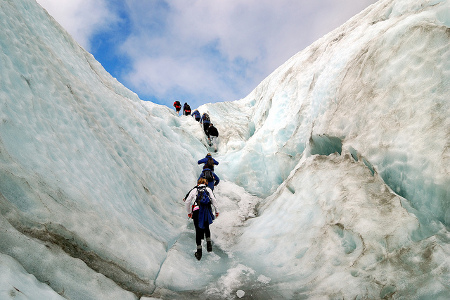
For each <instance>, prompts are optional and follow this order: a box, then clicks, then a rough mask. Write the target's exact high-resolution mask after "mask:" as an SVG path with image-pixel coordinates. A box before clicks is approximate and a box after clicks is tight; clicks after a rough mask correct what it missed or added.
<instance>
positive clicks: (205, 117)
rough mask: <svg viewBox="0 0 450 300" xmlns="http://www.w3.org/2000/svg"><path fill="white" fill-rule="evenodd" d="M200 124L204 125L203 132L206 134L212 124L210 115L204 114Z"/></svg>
mask: <svg viewBox="0 0 450 300" xmlns="http://www.w3.org/2000/svg"><path fill="white" fill-rule="evenodd" d="M200 123H201V124H203V131H204V132H205V134H206V132H207V131H208V127H209V124H210V123H211V121H210V119H209V115H208V114H207V113H204V114H203V115H202V119H201V121H200Z"/></svg>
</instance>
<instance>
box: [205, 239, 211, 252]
mask: <svg viewBox="0 0 450 300" xmlns="http://www.w3.org/2000/svg"><path fill="white" fill-rule="evenodd" d="M206 251H208V252H212V243H211V241H206Z"/></svg>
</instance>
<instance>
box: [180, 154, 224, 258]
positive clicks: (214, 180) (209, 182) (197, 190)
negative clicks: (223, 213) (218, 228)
mask: <svg viewBox="0 0 450 300" xmlns="http://www.w3.org/2000/svg"><path fill="white" fill-rule="evenodd" d="M198 164H199V165H200V164H203V170H202V172H201V174H200V176H199V178H198V179H197V185H196V186H195V187H194V188H192V189H191V190H190V191H189V192H188V193H187V194H186V196H185V197H184V199H183V201H185V208H186V211H187V214H188V217H189V218H192V219H193V221H194V226H195V243H196V245H197V251H196V252H195V253H194V255H195V257H196V258H197V260H200V259H202V240H203V239H204V238H205V239H206V250H207V251H208V252H211V251H212V242H211V231H210V229H209V225H210V224H212V223H213V221H214V219H215V218H217V217H218V216H219V208H218V205H217V199H216V197H215V196H214V192H213V191H214V187H215V186H217V185H218V184H219V182H220V178H219V177H218V176H217V175H216V174H215V173H214V166H215V165H218V164H219V162H218V161H217V160H215V159H214V158H213V157H212V156H211V153H208V154H207V155H206V156H205V157H204V158H202V159H200V160H199V161H198ZM213 207H214V212H215V214H214V213H213V209H212V208H213Z"/></svg>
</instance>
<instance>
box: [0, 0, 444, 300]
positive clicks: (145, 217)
mask: <svg viewBox="0 0 450 300" xmlns="http://www.w3.org/2000/svg"><path fill="white" fill-rule="evenodd" d="M449 7H450V5H449V1H425V0H423V1H405V0H397V1H393V0H389V1H385V0H382V1H379V2H378V3H376V4H374V5H372V6H371V7H369V8H368V9H366V10H365V11H363V12H361V14H359V15H357V16H355V17H354V18H352V19H351V20H349V21H348V22H347V23H346V24H344V25H343V26H341V27H340V28H337V29H336V30H334V31H333V32H331V33H329V34H328V35H326V36H324V37H323V38H322V39H320V40H318V41H317V42H316V43H314V44H312V45H311V46H310V47H308V48H306V49H305V50H303V51H301V52H299V53H298V54H297V55H295V56H294V57H292V58H291V59H290V60H289V61H288V62H286V63H285V64H284V65H282V66H281V67H280V68H278V69H277V70H276V71H274V73H273V74H271V75H270V76H269V77H268V78H266V79H265V80H264V81H263V82H262V83H261V84H260V85H259V86H258V87H257V88H256V89H255V90H254V91H253V92H252V93H251V94H250V95H249V96H248V97H246V98H245V99H242V100H239V101H234V102H225V103H217V104H207V105H204V106H202V107H200V111H202V112H204V111H206V110H207V111H208V112H209V113H210V115H211V118H212V120H213V122H214V123H215V125H216V126H217V127H218V129H219V131H220V145H219V152H218V153H216V154H215V157H216V158H217V159H218V160H219V161H220V165H219V166H217V169H216V172H217V174H218V175H219V176H220V177H221V180H222V181H221V183H220V184H219V186H218V187H217V188H216V189H215V193H216V197H217V198H218V199H219V200H220V203H221V215H220V217H219V218H218V219H217V220H216V221H215V223H214V224H213V227H212V234H213V242H214V251H213V252H212V253H210V254H208V255H205V257H204V258H203V259H202V260H201V261H200V262H198V261H196V260H195V258H194V257H193V255H192V254H193V250H194V248H195V246H194V245H195V243H194V233H193V226H192V223H191V222H189V221H187V218H186V215H185V212H184V210H183V203H182V201H181V199H182V198H183V196H184V195H185V193H186V192H187V191H188V190H189V188H191V187H192V186H193V185H194V183H195V181H196V179H197V176H198V175H199V171H200V169H199V167H197V165H196V163H197V160H198V159H199V158H202V157H203V156H204V155H205V154H206V152H208V149H207V148H205V146H204V136H203V133H202V130H201V128H200V126H199V125H198V123H196V122H195V121H194V120H193V119H192V118H187V117H177V116H176V115H175V114H174V113H173V111H172V110H170V109H168V108H167V107H163V106H159V105H155V104H153V103H149V102H143V101H141V100H139V99H138V98H137V96H136V95H135V94H134V93H132V92H131V91H129V90H127V89H126V88H124V87H123V86H122V85H121V84H120V83H118V82H117V81H116V80H115V79H114V78H112V77H111V76H110V75H109V74H108V73H107V72H106V71H105V70H104V69H103V68H102V67H101V66H100V64H99V63H98V62H96V61H95V60H94V58H93V57H92V55H90V54H89V53H87V52H85V51H84V50H83V49H82V48H80V47H79V46H78V45H77V44H76V43H75V42H74V41H73V39H72V38H71V37H70V36H68V35H67V33H66V32H65V31H64V30H63V29H61V27H60V26H59V25H58V24H56V22H55V21H54V20H53V19H52V18H50V17H49V16H48V15H47V14H46V13H45V12H44V11H43V10H42V8H40V7H39V6H38V5H37V4H36V3H35V2H34V1H31V0H16V1H2V2H0V27H1V28H0V29H1V30H0V48H1V51H0V64H1V65H0V82H2V84H1V88H0V107H1V109H0V124H1V125H0V164H1V173H0V228H1V229H0V267H1V269H2V272H0V287H1V288H0V298H1V299H14V298H15V297H17V296H23V297H25V298H33V299H61V297H64V298H67V299H137V298H146V296H148V297H157V298H163V299H184V298H186V299H187V298H189V299H192V297H197V298H205V299H206V298H207V299H211V298H223V299H233V298H236V297H238V298H239V297H248V298H255V299H280V298H284V299H298V298H310V299H318V298H320V299H328V298H351V299H353V298H362V299H378V298H404V299H419V298H421V299H424V298H425V299H448V298H449V297H450V293H449V290H450V282H449V279H448V270H449V269H450V265H449V264H450V262H449V254H450V246H449V242H448V241H449V238H448V236H449V234H448V229H447V228H448V225H449V216H450V211H449V209H450V205H449V199H450V197H449V188H450V182H449V180H450V179H449V169H448V168H449V165H450V164H449V152H448V151H449V150H448V149H449V141H450V138H449V137H450V133H449V128H450V126H449V125H450V124H449V122H450V121H449V112H450V108H449V103H448V95H449V94H450V93H449V86H450V85H449V74H450V65H449V64H450V59H449V47H448V40H449V34H448V32H449V26H450V15H449V11H450V9H449ZM259 197H261V198H259Z"/></svg>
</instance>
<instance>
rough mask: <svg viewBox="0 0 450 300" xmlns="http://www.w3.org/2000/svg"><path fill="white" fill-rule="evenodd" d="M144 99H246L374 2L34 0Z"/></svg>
mask: <svg viewBox="0 0 450 300" xmlns="http://www.w3.org/2000/svg"><path fill="white" fill-rule="evenodd" d="M37 2H38V3H39V4H40V5H41V6H42V7H44V8H45V9H46V10H47V11H48V12H49V14H50V15H52V16H53V17H54V18H55V19H56V20H57V21H58V22H59V23H60V24H61V25H62V26H63V27H64V28H65V29H66V30H67V31H68V32H69V33H70V34H71V35H72V36H73V37H74V38H75V40H76V41H77V42H78V43H79V44H80V45H81V46H82V47H83V48H85V49H86V50H87V51H89V52H90V53H92V54H93V55H94V56H95V58H96V59H97V60H98V61H99V62H100V63H101V64H102V65H103V67H104V68H105V69H106V70H107V71H108V72H109V73H110V74H111V75H112V76H114V77H116V78H117V79H118V80H119V81H120V82H121V83H122V84H124V85H125V86H126V87H128V88H129V89H130V90H132V91H133V92H135V93H136V94H138V95H139V97H140V98H141V99H142V100H150V101H152V102H155V103H159V104H164V105H167V106H169V107H171V106H172V103H173V101H175V100H180V102H182V103H184V102H188V103H189V104H191V107H192V108H194V107H198V106H199V105H201V104H204V103H208V102H218V101H232V100H237V99H241V98H243V97H245V96H247V95H248V94H249V93H250V92H251V91H252V90H253V89H254V88H255V87H256V86H257V85H258V84H259V83H260V82H261V81H262V80H263V79H264V78H265V77H267V76H268V75H269V74H270V73H272V72H273V71H274V70H275V69H276V68H277V67H279V66H280V65H281V64H283V63H284V62H285V61H287V60H288V59H289V58H290V57H291V56H293V55H294V54H296V53H297V52H299V51H301V50H303V49H304V48H305V47H307V46H308V45H310V44H311V43H313V42H314V41H315V40H317V39H319V38H320V37H322V36H323V35H325V34H327V33H328V32H330V31H332V30H333V29H335V28H337V27H339V26H340V25H342V24H343V23H345V22H346V21H347V20H348V19H350V18H351V17H352V16H354V15H356V14H357V13H359V12H360V11H362V10H363V9H365V8H366V7H368V6H369V5H370V4H373V3H375V2H376V1H375V0H315V1H311V0H277V1H273V0H226V1H225V0H191V1H186V0H170V1H162V0H65V1H62V0H37Z"/></svg>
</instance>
